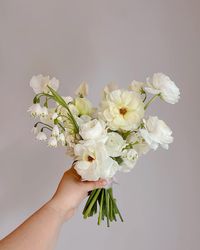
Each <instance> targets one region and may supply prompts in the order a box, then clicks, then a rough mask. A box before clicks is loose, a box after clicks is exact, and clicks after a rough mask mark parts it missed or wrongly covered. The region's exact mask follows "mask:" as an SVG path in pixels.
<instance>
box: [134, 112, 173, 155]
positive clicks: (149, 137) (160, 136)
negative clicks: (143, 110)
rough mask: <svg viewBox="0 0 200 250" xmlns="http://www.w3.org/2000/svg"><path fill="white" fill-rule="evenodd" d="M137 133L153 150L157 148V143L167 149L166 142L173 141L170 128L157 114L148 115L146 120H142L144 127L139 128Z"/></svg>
mask: <svg viewBox="0 0 200 250" xmlns="http://www.w3.org/2000/svg"><path fill="white" fill-rule="evenodd" d="M139 133H140V135H141V136H142V137H143V138H144V140H145V141H146V143H147V144H148V145H149V146H150V148H152V149H154V150H156V149H157V148H158V146H159V144H160V145H161V146H162V147H163V148H164V149H168V147H169V145H168V144H170V143H172V142H173V137H172V131H171V129H170V128H169V127H168V126H167V125H166V123H165V122H164V121H162V120H159V119H158V117H157V116H150V117H149V119H148V120H144V128H142V129H140V130H139Z"/></svg>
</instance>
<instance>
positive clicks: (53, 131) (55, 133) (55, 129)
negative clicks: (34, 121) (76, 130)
mask: <svg viewBox="0 0 200 250" xmlns="http://www.w3.org/2000/svg"><path fill="white" fill-rule="evenodd" d="M59 134H60V130H59V128H58V126H57V125H55V126H54V127H53V130H52V136H54V137H57V136H59Z"/></svg>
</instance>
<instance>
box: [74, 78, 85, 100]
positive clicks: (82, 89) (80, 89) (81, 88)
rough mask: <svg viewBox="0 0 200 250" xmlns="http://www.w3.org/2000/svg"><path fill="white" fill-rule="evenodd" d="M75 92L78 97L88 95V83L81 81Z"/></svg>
mask: <svg viewBox="0 0 200 250" xmlns="http://www.w3.org/2000/svg"><path fill="white" fill-rule="evenodd" d="M75 94H76V95H78V96H80V97H85V96H87V95H88V84H87V82H84V81H83V82H82V83H81V84H80V86H79V87H78V88H77V90H76V91H75Z"/></svg>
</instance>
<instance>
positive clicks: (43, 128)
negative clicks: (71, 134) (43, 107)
mask: <svg viewBox="0 0 200 250" xmlns="http://www.w3.org/2000/svg"><path fill="white" fill-rule="evenodd" d="M45 128H46V129H48V130H50V131H52V129H51V128H48V127H42V128H41V130H40V131H41V132H43V130H44V129H45Z"/></svg>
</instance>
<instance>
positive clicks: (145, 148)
mask: <svg viewBox="0 0 200 250" xmlns="http://www.w3.org/2000/svg"><path fill="white" fill-rule="evenodd" d="M126 141H127V143H128V144H131V145H132V148H133V149H135V150H136V151H137V153H138V155H139V156H141V155H143V154H146V153H148V152H149V150H150V147H149V145H148V144H147V143H146V142H145V141H144V139H143V138H142V137H141V136H138V134H132V133H131V134H130V135H129V136H128V137H127V139H126Z"/></svg>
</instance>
